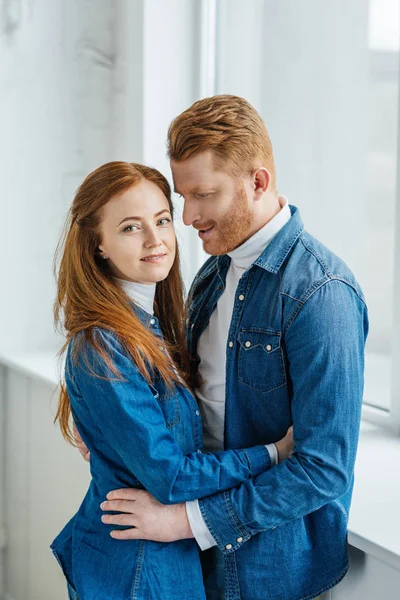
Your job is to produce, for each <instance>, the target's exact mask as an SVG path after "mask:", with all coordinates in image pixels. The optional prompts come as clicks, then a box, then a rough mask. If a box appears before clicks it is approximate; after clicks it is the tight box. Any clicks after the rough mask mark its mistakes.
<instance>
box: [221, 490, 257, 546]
mask: <svg viewBox="0 0 400 600" xmlns="http://www.w3.org/2000/svg"><path fill="white" fill-rule="evenodd" d="M224 494H225V500H226V503H227V508H228V514H229V517H230V518H231V519H232V521H233V524H234V526H235V527H236V528H237V529H238V530H239V532H240V533H241V534H242V537H243V538H246V541H247V540H249V539H250V537H251V535H250V533H249V532H248V531H247V529H245V527H244V525H242V523H241V522H240V521H239V517H238V516H237V514H236V511H235V509H234V507H233V504H232V500H231V495H230V492H229V491H226V492H224ZM235 541H236V540H235Z"/></svg>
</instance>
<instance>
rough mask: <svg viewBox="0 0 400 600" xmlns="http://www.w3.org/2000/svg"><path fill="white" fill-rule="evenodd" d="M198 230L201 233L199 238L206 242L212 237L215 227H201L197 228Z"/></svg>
mask: <svg viewBox="0 0 400 600" xmlns="http://www.w3.org/2000/svg"><path fill="white" fill-rule="evenodd" d="M196 229H197V230H198V232H199V238H201V239H202V240H205V239H207V238H208V237H209V236H210V234H211V232H212V231H213V229H214V225H211V227H208V228H206V229H199V227H196Z"/></svg>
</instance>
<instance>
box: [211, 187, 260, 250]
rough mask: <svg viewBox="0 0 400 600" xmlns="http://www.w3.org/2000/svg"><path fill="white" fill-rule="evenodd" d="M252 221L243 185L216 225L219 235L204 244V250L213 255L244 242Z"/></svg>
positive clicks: (216, 231) (232, 248)
mask: <svg viewBox="0 0 400 600" xmlns="http://www.w3.org/2000/svg"><path fill="white" fill-rule="evenodd" d="M251 223H252V214H251V211H250V208H249V206H248V203H247V196H246V192H245V190H244V188H243V187H242V188H241V189H240V190H239V192H238V193H237V195H236V196H235V199H234V200H233V202H232V204H231V207H230V209H229V211H228V212H227V213H226V215H225V216H224V217H221V220H219V221H218V224H216V225H214V227H215V233H216V234H217V237H216V239H215V240H210V242H209V243H207V242H205V243H204V244H203V248H204V251H205V252H207V254H211V255H212V256H219V255H220V254H227V253H228V252H232V250H234V249H235V248H237V247H238V246H240V245H241V244H243V243H244V242H245V241H246V239H247V234H248V232H249V230H250V227H251Z"/></svg>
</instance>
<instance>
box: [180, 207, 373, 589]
mask: <svg viewBox="0 0 400 600" xmlns="http://www.w3.org/2000/svg"><path fill="white" fill-rule="evenodd" d="M290 209H291V219H290V220H289V222H288V223H287V224H286V225H285V226H284V227H283V228H282V229H281V230H280V231H279V233H278V234H277V235H276V236H275V238H274V239H273V240H272V242H271V243H270V244H269V246H267V248H266V249H265V250H264V251H263V252H262V254H261V255H260V256H259V257H258V259H257V260H256V261H255V262H254V263H253V264H252V265H251V266H250V267H249V268H248V269H247V271H246V272H245V273H244V275H243V276H242V277H241V279H240V281H239V284H238V287H237V290H236V296H235V301H234V308H233V314H232V321H231V325H230V330H229V335H228V340H227V346H226V413H225V448H238V447H242V446H248V445H251V444H257V443H261V442H265V441H267V443H272V442H275V441H276V440H278V439H280V438H281V437H283V436H284V434H285V433H286V430H287V429H288V427H289V426H290V425H291V424H293V426H294V441H295V447H294V452H293V454H292V456H291V458H289V459H287V460H284V461H283V462H282V463H280V464H279V465H278V466H276V467H274V468H273V469H271V470H269V471H268V472H265V473H263V474H261V475H259V476H258V477H255V478H253V479H251V480H249V481H247V482H245V483H243V484H242V485H240V486H238V487H235V488H233V489H231V490H229V491H225V492H220V493H217V494H214V495H212V496H209V497H206V498H203V499H201V500H200V502H199V506H200V510H201V513H202V515H203V517H204V520H205V522H206V524H207V526H208V528H209V530H210V532H211V534H212V535H213V537H214V538H215V540H216V542H217V544H218V548H217V547H215V548H212V549H210V550H208V551H206V552H203V553H202V561H203V570H204V577H205V585H206V594H207V598H208V600H217V599H221V598H226V599H228V598H229V600H239V599H241V600H266V599H267V598H268V599H271V600H300V599H303V600H305V599H308V598H314V597H316V596H317V595H319V594H321V593H323V592H324V591H325V590H327V589H329V588H331V587H333V586H334V585H336V583H338V582H339V581H340V580H341V579H342V578H343V577H344V575H345V574H346V572H347V569H348V557H347V544H346V541H347V521H348V514H349V509H350V502H351V496H352V490H353V471H354V463H355V457H356V450H357V444H358V437H359V426H360V416H361V406H362V397H363V371H364V346H365V341H366V337H367V333H368V316H367V308H366V305H365V301H364V297H363V294H362V291H361V289H360V287H359V285H358V284H357V282H356V280H355V278H354V276H353V274H352V273H351V271H350V270H349V269H348V267H347V266H346V265H345V264H344V263H343V261H341V260H340V259H339V258H338V257H337V256H335V255H334V254H333V253H332V252H331V251H329V250H328V249H327V248H325V247H324V246H323V245H322V244H321V243H320V242H318V241H317V240H316V239H315V238H314V237H312V236H311V235H310V234H308V233H306V232H305V231H304V228H303V223H302V221H301V218H300V214H299V211H298V209H297V208H296V207H294V206H291V207H290ZM229 263H230V258H229V257H228V256H227V255H223V256H219V257H211V258H210V259H208V261H207V262H206V263H205V265H204V266H203V267H202V269H201V270H200V272H199V273H198V275H197V276H196V278H195V281H194V282H193V285H192V288H191V291H190V293H189V298H188V308H189V317H188V334H187V335H188V347H189V352H190V358H191V373H192V383H193V386H196V385H197V384H198V381H197V378H198V372H197V368H198V365H199V361H200V358H199V356H198V355H197V351H196V349H197V343H198V340H199V337H200V335H201V334H202V332H203V331H204V329H205V328H206V326H207V324H208V322H209V319H210V316H211V314H212V312H213V310H214V308H215V306H216V304H217V301H218V299H219V297H220V296H221V294H222V293H223V291H224V286H225V278H226V273H227V270H228V267H229ZM239 297H240V300H239ZM243 297H244V299H243Z"/></svg>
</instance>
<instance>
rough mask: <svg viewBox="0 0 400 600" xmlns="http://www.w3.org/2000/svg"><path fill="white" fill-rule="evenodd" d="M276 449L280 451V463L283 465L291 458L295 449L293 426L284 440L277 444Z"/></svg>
mask: <svg viewBox="0 0 400 600" xmlns="http://www.w3.org/2000/svg"><path fill="white" fill-rule="evenodd" d="M275 446H276V449H277V450H278V463H281V462H282V461H283V460H285V458H290V456H291V454H292V452H293V448H294V441H293V425H292V426H291V427H289V429H288V430H287V432H286V435H285V437H284V438H282V439H281V440H279V442H275Z"/></svg>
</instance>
